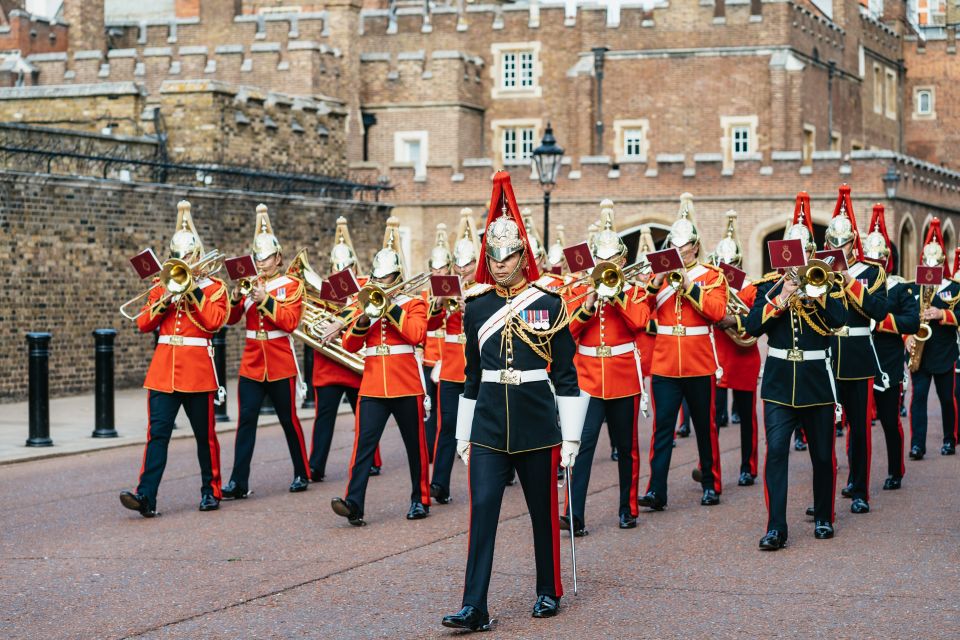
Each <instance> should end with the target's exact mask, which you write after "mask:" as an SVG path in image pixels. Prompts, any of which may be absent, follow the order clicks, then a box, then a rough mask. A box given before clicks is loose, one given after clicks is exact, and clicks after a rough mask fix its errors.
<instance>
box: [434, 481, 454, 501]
mask: <svg viewBox="0 0 960 640" xmlns="http://www.w3.org/2000/svg"><path fill="white" fill-rule="evenodd" d="M430 497H431V498H433V499H434V500H436V501H437V502H438V503H440V504H450V501H451V500H452V498H451V497H450V490H449V489H447V488H446V487H441V486H440V485H438V484H436V483H434V482H431V483H430Z"/></svg>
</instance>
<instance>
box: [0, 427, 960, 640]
mask: <svg viewBox="0 0 960 640" xmlns="http://www.w3.org/2000/svg"><path fill="white" fill-rule="evenodd" d="M642 429H643V432H644V433H645V434H648V433H649V423H648V422H645V423H644V424H643V425H642ZM351 431H352V428H351V424H350V422H349V420H348V419H346V418H342V419H341V421H340V422H339V423H338V426H337V435H336V439H335V443H334V446H335V450H334V452H333V456H332V462H331V466H330V473H329V474H328V478H327V481H326V482H323V483H320V484H314V485H312V486H311V488H310V490H309V491H307V492H306V493H303V494H289V493H287V491H286V487H287V484H288V483H289V480H290V477H291V475H292V469H291V467H290V463H289V460H288V458H287V453H286V448H285V445H284V443H283V438H282V434H281V431H280V430H279V428H277V427H268V428H265V429H263V430H262V431H261V433H260V437H259V440H258V448H257V451H256V454H255V459H254V469H253V475H252V479H251V482H252V487H253V488H254V490H255V494H254V496H252V497H251V498H250V499H248V500H246V501H242V502H237V503H224V505H223V507H222V508H221V510H220V511H219V512H214V513H199V512H198V511H196V503H197V499H198V490H199V479H198V476H197V468H196V462H195V454H194V448H193V443H192V441H190V440H178V441H175V442H174V443H172V445H171V457H170V462H169V464H168V467H167V471H166V477H165V478H164V482H163V485H162V487H161V490H162V494H161V496H160V509H161V511H162V512H163V517H161V518H158V519H154V520H144V519H141V518H140V517H139V516H137V515H136V514H134V513H132V512H129V511H126V510H124V509H122V508H121V507H120V505H119V502H118V500H117V493H118V491H119V490H121V489H123V488H128V487H129V486H130V484H131V483H132V482H133V481H134V479H135V473H136V471H137V470H138V468H139V465H140V456H141V449H140V448H139V447H125V448H119V449H112V450H106V451H99V452H94V453H88V454H83V455H76V456H68V457H62V458H56V459H49V460H39V461H33V462H26V463H21V464H16V465H8V466H4V467H0V514H2V525H0V637H2V638H9V639H13V638H98V639H99V638H122V637H143V638H190V639H195V638H341V637H342V638H353V637H361V638H379V637H391V638H424V637H449V636H450V635H451V634H450V633H448V631H447V630H445V629H443V628H442V627H440V625H439V621H440V618H441V617H442V615H444V614H446V613H450V612H453V611H455V610H457V609H458V608H459V604H460V589H461V584H462V578H463V568H464V557H465V550H466V543H467V536H466V533H465V532H466V524H467V497H466V490H465V486H464V480H465V475H464V468H463V466H462V465H460V464H459V463H457V465H456V467H455V472H454V483H455V489H454V497H455V501H454V503H453V504H451V505H446V506H443V505H438V506H434V507H433V510H432V514H431V517H429V518H427V519H426V520H423V521H418V522H407V521H406V520H405V519H404V518H403V515H404V513H405V512H406V508H407V504H406V500H407V496H408V495H409V480H408V475H407V471H406V463H405V459H404V455H403V450H402V447H401V446H400V440H399V436H398V434H397V431H396V429H395V428H394V429H391V428H388V430H387V433H386V435H385V438H384V443H383V444H384V447H383V449H384V458H385V468H384V475H383V476H381V477H379V478H374V479H372V480H371V486H370V493H369V498H368V506H367V519H368V520H369V522H370V525H369V526H368V527H366V528H363V529H355V528H352V527H349V526H348V525H347V524H346V522H345V521H344V520H342V519H340V518H338V517H336V516H334V515H333V513H332V512H331V511H330V508H329V502H330V498H331V497H333V496H335V495H338V494H339V493H340V492H341V491H342V490H343V485H344V478H345V464H346V461H347V459H348V458H349V455H350V446H351V444H352V433H351ZM930 432H931V433H930V442H929V446H928V450H929V451H931V452H932V453H933V455H931V456H929V457H928V458H927V459H925V460H923V461H921V462H909V461H908V463H907V465H908V466H907V478H906V480H905V486H904V488H903V489H902V490H901V491H898V492H884V491H880V485H881V484H882V481H883V478H884V476H885V472H886V469H885V468H884V466H885V462H884V461H883V458H884V445H883V439H882V434H881V432H880V430H879V428H876V429H874V439H873V443H874V447H873V452H874V472H873V477H872V490H873V491H872V493H873V500H872V505H871V506H872V507H873V511H872V512H871V513H870V514H868V515H862V516H854V515H852V514H850V513H849V510H848V507H847V504H848V503H847V501H845V500H843V499H842V498H838V501H839V504H838V523H837V538H835V539H834V540H832V541H817V540H814V538H813V535H812V524H810V523H808V522H806V518H805V517H804V516H803V510H804V508H805V507H806V506H807V504H808V503H809V501H810V488H809V487H810V469H809V458H807V456H806V454H798V453H792V454H791V464H792V465H793V467H792V471H793V472H792V478H791V491H790V505H789V512H790V514H791V521H790V527H791V539H790V545H789V547H788V548H787V549H785V550H784V551H781V552H778V553H775V554H770V553H761V552H759V551H757V548H756V545H757V541H758V540H759V537H760V535H761V534H762V533H763V529H764V524H765V511H764V503H763V488H762V486H760V485H757V486H754V487H749V488H740V487H737V486H736V482H735V481H736V471H737V465H738V457H739V449H738V447H739V442H738V432H737V431H736V429H735V428H727V429H722V430H721V438H720V440H721V447H722V449H723V451H724V455H723V459H722V461H723V469H724V478H725V481H726V490H725V492H724V494H723V502H722V504H721V505H719V506H718V507H713V508H706V507H700V506H699V504H698V498H699V490H698V487H697V485H695V484H694V483H693V482H692V481H691V480H690V477H689V474H690V470H691V469H692V468H693V466H694V464H695V455H696V448H695V442H694V440H693V439H688V440H681V441H680V443H679V445H678V447H677V448H676V450H675V455H674V459H673V468H674V472H673V473H672V474H671V479H670V482H671V494H670V496H671V503H670V507H669V508H668V510H667V511H664V512H662V513H648V514H643V515H642V516H641V520H640V526H639V527H638V528H637V529H635V530H631V531H620V530H619V529H617V528H616V488H615V483H616V480H615V465H614V463H612V462H611V461H609V459H608V458H607V457H606V456H605V455H603V456H602V457H600V458H599V459H598V461H597V463H596V465H597V466H596V470H595V473H594V475H593V479H592V486H591V489H590V497H589V500H588V503H587V505H588V512H587V518H588V527H589V529H590V535H589V536H588V537H586V538H583V539H580V540H578V559H579V562H580V572H581V573H580V595H579V596H577V597H573V596H572V595H569V594H568V597H565V598H564V599H563V612H562V615H561V616H560V617H558V618H556V619H552V620H543V621H541V620H533V619H532V618H530V616H529V609H530V607H531V605H532V604H533V600H534V591H533V585H534V568H533V557H532V556H533V554H532V549H531V546H530V542H529V538H530V525H529V520H528V519H527V516H526V511H525V508H524V505H523V500H522V494H521V493H520V490H519V488H518V487H514V488H509V489H508V490H507V496H506V499H505V504H504V509H503V514H502V520H503V522H502V524H501V527H500V530H499V536H498V540H497V542H498V545H497V556H496V563H495V572H494V576H493V584H492V586H491V602H490V606H491V612H492V614H493V615H494V616H495V617H496V618H498V620H499V621H498V623H497V627H496V629H495V630H494V632H493V633H491V634H488V635H487V636H484V637H503V638H507V637H510V638H514V637H523V638H543V637H563V636H568V635H571V636H572V635H574V634H576V635H577V636H578V637H581V638H599V637H611V638H614V637H617V638H624V637H633V638H668V637H678V638H679V637H684V638H690V637H711V638H743V637H753V638H767V637H775V636H778V637H804V638H809V637H824V638H835V637H842V638H867V637H876V638H910V637H916V638H939V637H943V638H947V637H953V638H955V637H957V635H958V631H957V630H958V628H960V608H958V604H957V603H958V599H960V575H958V574H960V569H958V566H960V565H958V563H957V552H958V547H960V532H958V524H960V492H958V491H957V490H956V487H957V482H958V477H960V458H957V457H949V458H948V457H941V456H940V455H938V454H937V453H936V452H937V451H938V448H939V445H938V435H937V433H938V432H939V425H932V428H931V429H930ZM645 439H646V436H645V437H644V440H645ZM221 442H222V446H223V450H224V455H223V460H224V473H225V474H229V470H230V467H231V463H232V458H233V456H232V447H233V434H224V435H222V436H221ZM843 444H844V443H843V441H842V440H840V441H838V445H837V446H838V454H840V455H838V458H839V459H840V460H841V471H840V477H841V479H842V478H844V477H845V475H846V464H845V462H844V461H843V455H842V447H843ZM645 449H646V443H644V451H643V452H642V453H641V456H642V459H643V460H646V452H645ZM606 451H607V448H606V444H602V445H601V452H602V453H604V454H605V453H606ZM647 471H648V469H647V466H646V464H644V466H643V468H642V474H643V477H642V479H641V482H642V483H643V484H645V482H646V474H647ZM562 543H563V544H562V549H563V555H562V560H561V562H562V565H563V576H564V582H565V586H566V588H567V589H568V591H569V590H570V588H571V584H570V580H569V543H568V539H567V538H566V536H565V535H564V536H563V539H562Z"/></svg>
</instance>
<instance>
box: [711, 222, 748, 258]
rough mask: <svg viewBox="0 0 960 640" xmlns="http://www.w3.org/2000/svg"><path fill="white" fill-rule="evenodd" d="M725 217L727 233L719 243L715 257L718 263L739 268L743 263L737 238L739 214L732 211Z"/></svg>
mask: <svg viewBox="0 0 960 640" xmlns="http://www.w3.org/2000/svg"><path fill="white" fill-rule="evenodd" d="M723 215H725V216H726V218H727V232H726V234H725V235H724V237H723V238H721V239H720V242H718V243H717V248H716V250H714V252H713V255H714V258H715V259H716V261H717V263H720V262H725V263H726V264H731V265H733V266H735V267H739V266H740V263H741V262H743V251H742V250H741V248H740V241H739V239H738V238H737V212H736V211H734V210H733V209H730V210H729V211H727V212H726V213H725V214H723Z"/></svg>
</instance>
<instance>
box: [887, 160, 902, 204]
mask: <svg viewBox="0 0 960 640" xmlns="http://www.w3.org/2000/svg"><path fill="white" fill-rule="evenodd" d="M898 182H900V174H898V173H897V167H896V166H894V165H892V164H891V165H890V166H889V167H887V172H886V173H885V174H884V175H883V186H884V189H885V190H886V192H887V199H888V200H893V199H894V198H896V197H897V183H898Z"/></svg>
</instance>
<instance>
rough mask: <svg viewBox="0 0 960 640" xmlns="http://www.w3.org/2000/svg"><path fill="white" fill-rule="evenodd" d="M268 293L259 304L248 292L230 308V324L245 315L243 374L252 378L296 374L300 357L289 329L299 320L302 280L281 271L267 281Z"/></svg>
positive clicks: (277, 377) (301, 303)
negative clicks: (297, 355)
mask: <svg viewBox="0 0 960 640" xmlns="http://www.w3.org/2000/svg"><path fill="white" fill-rule="evenodd" d="M266 289H267V295H266V297H265V298H264V299H263V302H261V303H260V304H254V302H253V300H252V299H251V298H249V297H248V296H244V298H243V300H241V302H240V303H239V304H237V305H236V306H235V307H233V309H231V311H230V319H229V323H230V324H236V323H238V322H240V318H242V317H243V316H244V315H246V318H247V320H246V323H245V325H244V326H245V327H246V329H247V342H246V345H245V346H244V349H243V357H242V359H241V360H240V376H241V377H243V378H249V379H251V380H260V381H262V380H267V381H270V382H273V381H275V380H284V379H286V378H292V377H294V376H296V375H297V361H296V355H295V354H294V349H293V340H292V339H291V338H290V333H291V332H293V330H294V329H296V328H297V326H298V325H299V324H300V314H301V312H302V311H303V283H302V282H301V281H300V280H298V279H297V278H294V277H293V276H288V275H278V276H275V277H274V278H273V279H271V280H270V281H269V282H267V283H266Z"/></svg>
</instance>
